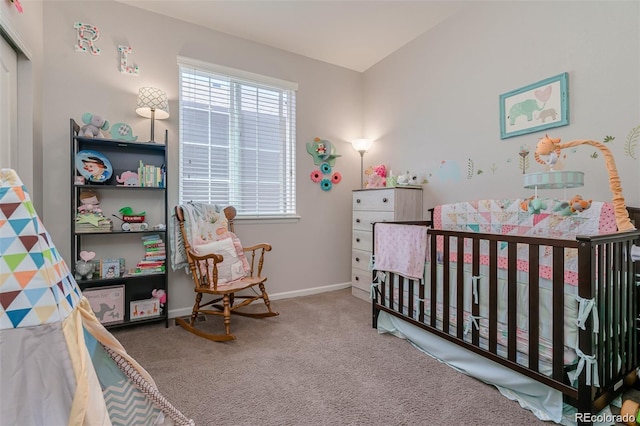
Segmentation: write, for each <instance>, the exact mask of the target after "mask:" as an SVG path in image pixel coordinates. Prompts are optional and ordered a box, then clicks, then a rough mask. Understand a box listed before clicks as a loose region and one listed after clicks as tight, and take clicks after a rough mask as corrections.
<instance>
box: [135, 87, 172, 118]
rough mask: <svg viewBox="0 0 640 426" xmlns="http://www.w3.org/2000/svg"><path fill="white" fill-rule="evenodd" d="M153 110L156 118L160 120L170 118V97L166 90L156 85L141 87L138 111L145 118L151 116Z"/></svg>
mask: <svg viewBox="0 0 640 426" xmlns="http://www.w3.org/2000/svg"><path fill="white" fill-rule="evenodd" d="M152 111H155V118H157V119H158V120H162V119H165V118H169V98H168V97H167V94H166V93H165V92H164V91H162V90H160V89H156V88H155V87H141V88H140V91H139V92H138V105H136V112H137V113H138V114H139V115H141V116H143V117H145V118H151V116H152V114H151V112H152Z"/></svg>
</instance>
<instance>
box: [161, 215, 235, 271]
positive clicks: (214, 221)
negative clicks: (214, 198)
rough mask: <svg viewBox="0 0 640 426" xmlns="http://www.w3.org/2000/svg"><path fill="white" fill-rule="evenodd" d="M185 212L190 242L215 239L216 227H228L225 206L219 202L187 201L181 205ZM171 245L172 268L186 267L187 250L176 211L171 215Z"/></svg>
mask: <svg viewBox="0 0 640 426" xmlns="http://www.w3.org/2000/svg"><path fill="white" fill-rule="evenodd" d="M180 207H181V208H182V212H183V213H184V226H185V231H186V233H187V238H189V242H190V244H194V241H195V240H199V241H200V242H205V241H212V240H215V239H216V238H214V235H209V234H211V233H212V232H214V230H215V228H220V227H224V228H225V229H226V228H227V225H228V223H227V218H226V216H225V215H224V213H223V210H224V208H223V207H221V206H219V205H217V204H205V203H187V204H183V205H181V206H180ZM169 231H170V247H171V269H173V270H174V271H175V270H177V269H181V268H186V267H187V266H188V263H187V252H186V250H185V249H184V240H183V239H182V233H181V232H180V224H179V223H178V218H177V217H176V215H175V213H174V214H173V215H171V223H170V229H169Z"/></svg>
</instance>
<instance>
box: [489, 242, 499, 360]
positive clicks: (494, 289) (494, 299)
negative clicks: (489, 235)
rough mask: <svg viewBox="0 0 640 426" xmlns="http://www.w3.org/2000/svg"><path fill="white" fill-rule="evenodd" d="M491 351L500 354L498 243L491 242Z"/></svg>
mask: <svg viewBox="0 0 640 426" xmlns="http://www.w3.org/2000/svg"><path fill="white" fill-rule="evenodd" d="M489 351H490V352H493V353H494V354H495V353H498V241H496V240H491V241H489Z"/></svg>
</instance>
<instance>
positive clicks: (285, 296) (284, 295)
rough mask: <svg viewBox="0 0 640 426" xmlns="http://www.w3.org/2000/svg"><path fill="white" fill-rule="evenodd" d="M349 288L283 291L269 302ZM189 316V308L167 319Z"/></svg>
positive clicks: (341, 285) (334, 286) (339, 285)
mask: <svg viewBox="0 0 640 426" xmlns="http://www.w3.org/2000/svg"><path fill="white" fill-rule="evenodd" d="M349 287H351V281H349V282H348V283H340V284H331V285H327V286H322V287H313V288H305V289H303V290H294V291H285V292H283V293H274V294H269V300H280V299H291V298H292V297H300V296H311V295H312V294H319V293H326V292H328V291H335V290H342V289H344V288H349ZM189 315H191V308H190V307H189V308H179V309H171V310H169V318H176V317H184V316H189Z"/></svg>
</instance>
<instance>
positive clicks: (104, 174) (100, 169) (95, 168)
mask: <svg viewBox="0 0 640 426" xmlns="http://www.w3.org/2000/svg"><path fill="white" fill-rule="evenodd" d="M75 164H76V170H77V171H78V173H80V175H81V176H82V177H84V178H85V179H86V180H87V181H88V182H93V183H105V182H107V181H108V180H109V179H110V178H111V175H112V174H113V167H112V166H111V162H110V161H109V159H108V158H107V157H106V156H105V155H104V154H102V153H101V152H98V151H93V150H90V149H86V150H82V151H78V153H77V154H76V159H75Z"/></svg>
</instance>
